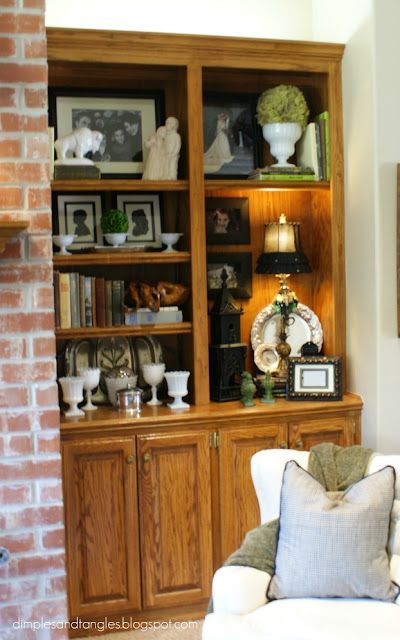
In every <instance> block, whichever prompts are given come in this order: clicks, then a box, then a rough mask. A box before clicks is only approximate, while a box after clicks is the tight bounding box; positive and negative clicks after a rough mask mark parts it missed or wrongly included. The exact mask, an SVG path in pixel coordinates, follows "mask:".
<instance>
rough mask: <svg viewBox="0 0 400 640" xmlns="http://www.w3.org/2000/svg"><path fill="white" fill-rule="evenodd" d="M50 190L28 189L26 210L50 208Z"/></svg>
mask: <svg viewBox="0 0 400 640" xmlns="http://www.w3.org/2000/svg"><path fill="white" fill-rule="evenodd" d="M50 204H51V199H50V189H49V188H45V189H34V188H33V187H30V188H29V189H28V208H29V209H39V208H42V207H46V206H48V207H49V206H50Z"/></svg>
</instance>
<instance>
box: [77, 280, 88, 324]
mask: <svg viewBox="0 0 400 640" xmlns="http://www.w3.org/2000/svg"><path fill="white" fill-rule="evenodd" d="M79 315H80V324H81V327H86V315H85V276H81V275H80V276H79Z"/></svg>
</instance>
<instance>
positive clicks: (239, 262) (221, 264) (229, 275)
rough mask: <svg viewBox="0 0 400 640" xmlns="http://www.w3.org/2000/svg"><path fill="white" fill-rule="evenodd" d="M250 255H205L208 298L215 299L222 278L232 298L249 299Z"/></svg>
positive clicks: (250, 289) (247, 253)
mask: <svg viewBox="0 0 400 640" xmlns="http://www.w3.org/2000/svg"><path fill="white" fill-rule="evenodd" d="M251 274H252V270H251V253H250V252H243V253H239V252H238V253H219V252H218V253H211V252H210V253H207V291H208V297H209V298H213V297H215V295H216V293H217V291H218V290H219V289H221V287H222V282H223V278H226V285H227V287H228V289H229V291H230V292H231V294H232V295H233V296H234V298H251V296H252V286H251Z"/></svg>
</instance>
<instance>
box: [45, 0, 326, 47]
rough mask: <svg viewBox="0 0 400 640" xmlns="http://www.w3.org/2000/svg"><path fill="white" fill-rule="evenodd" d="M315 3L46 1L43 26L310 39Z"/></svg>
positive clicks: (268, 0) (284, 0)
mask: <svg viewBox="0 0 400 640" xmlns="http://www.w3.org/2000/svg"><path fill="white" fill-rule="evenodd" d="M312 1H313V0H280V1H279V2H276V0H229V1H227V0H219V1H218V0H196V1H194V0H163V1H161V0H151V1H150V2H147V3H146V2H143V0H112V1H111V2H110V0H47V1H46V25H47V26H52V27H61V26H62V27H80V28H93V29H116V30H117V29H118V30H127V31H156V32H157V31H158V32H170V33H197V34H199V33H201V34H208V35H229V36H244V37H258V38H278V39H279V38H281V39H293V40H310V39H311V37H312V33H311V7H312Z"/></svg>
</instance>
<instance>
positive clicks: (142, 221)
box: [116, 193, 162, 248]
mask: <svg viewBox="0 0 400 640" xmlns="http://www.w3.org/2000/svg"><path fill="white" fill-rule="evenodd" d="M116 206H117V208H118V209H121V211H125V213H126V214H127V216H128V220H129V229H128V235H127V239H126V241H127V242H128V243H129V244H135V245H144V246H145V247H154V248H156V247H161V245H162V243H161V238H160V234H161V210H160V196H159V195H158V194H148V193H122V194H118V195H117V197H116Z"/></svg>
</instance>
